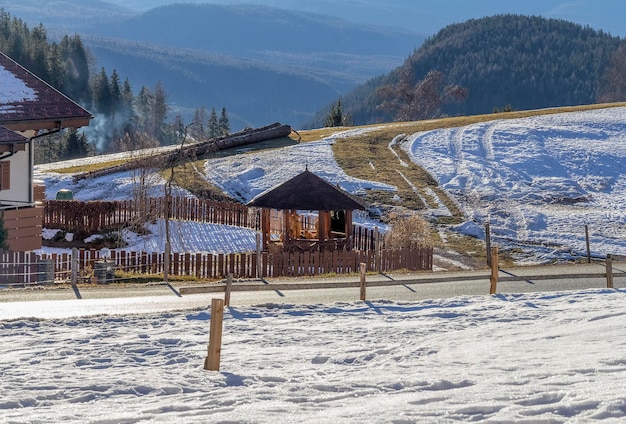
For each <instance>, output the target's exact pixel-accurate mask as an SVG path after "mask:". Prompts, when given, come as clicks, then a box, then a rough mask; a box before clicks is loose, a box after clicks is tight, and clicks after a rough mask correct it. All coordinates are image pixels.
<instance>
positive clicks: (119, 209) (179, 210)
mask: <svg viewBox="0 0 626 424" xmlns="http://www.w3.org/2000/svg"><path fill="white" fill-rule="evenodd" d="M167 209H169V213H170V215H169V216H170V218H171V219H178V220H188V221H198V222H207V223H212V224H222V225H235V226H238V227H245V228H252V229H258V228H259V225H260V217H259V212H258V211H257V210H256V209H254V208H249V207H247V206H245V205H242V204H240V203H236V202H226V201H214V200H207V199H196V198H189V197H172V198H171V201H170V204H169V208H167ZM165 210H166V200H165V198H164V197H155V198H149V199H146V200H145V201H143V202H138V201H135V200H124V201H111V202H106V201H95V202H81V201H77V200H46V201H45V203H44V217H43V226H44V228H55V229H61V230H66V231H75V232H83V233H94V232H98V231H102V230H114V229H119V228H121V227H124V226H129V225H131V224H133V223H141V222H143V221H145V220H146V219H155V218H163V217H164V216H165V215H164V214H165Z"/></svg>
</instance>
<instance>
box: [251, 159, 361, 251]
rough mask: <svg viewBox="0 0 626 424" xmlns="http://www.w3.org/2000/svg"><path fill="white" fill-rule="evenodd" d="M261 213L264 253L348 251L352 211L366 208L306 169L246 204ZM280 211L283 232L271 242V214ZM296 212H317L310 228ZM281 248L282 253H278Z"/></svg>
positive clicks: (337, 187)
mask: <svg viewBox="0 0 626 424" xmlns="http://www.w3.org/2000/svg"><path fill="white" fill-rule="evenodd" d="M248 205H249V206H256V207H260V208H262V209H261V231H262V243H263V250H266V251H267V250H269V248H270V245H274V246H277V247H276V250H302V251H304V250H324V249H343V248H347V249H350V247H351V243H350V241H351V236H352V211H354V210H363V209H365V207H364V206H363V205H362V204H361V203H360V202H359V201H358V200H356V199H355V198H354V197H352V196H351V195H350V194H348V193H347V192H345V191H344V190H342V189H341V188H340V187H339V186H334V185H332V184H330V183H329V182H327V181H326V180H324V179H323V178H321V177H319V176H317V175H315V174H314V173H312V172H311V171H309V170H308V168H307V169H305V171H304V172H302V173H301V174H299V175H296V176H295V177H293V178H292V179H290V180H288V181H286V182H284V183H282V184H280V185H278V186H276V187H274V188H271V189H269V190H268V191H265V192H264V193H261V194H259V195H258V196H257V197H255V198H254V199H252V201H250V202H249V203H248ZM272 209H273V210H277V211H282V215H283V216H282V228H281V231H280V235H279V237H278V238H277V239H275V240H272V238H271V223H270V211H271V210H272ZM298 211H318V219H317V222H316V224H315V226H314V227H313V228H304V229H303V225H302V224H303V223H302V219H301V218H302V217H301V216H299V215H298ZM281 248H282V249H281Z"/></svg>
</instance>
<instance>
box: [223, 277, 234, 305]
mask: <svg viewBox="0 0 626 424" xmlns="http://www.w3.org/2000/svg"><path fill="white" fill-rule="evenodd" d="M232 288H233V274H231V273H230V272H229V273H228V275H227V276H226V291H225V292H224V306H230V291H231V290H232Z"/></svg>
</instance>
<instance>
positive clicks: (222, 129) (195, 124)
mask: <svg viewBox="0 0 626 424" xmlns="http://www.w3.org/2000/svg"><path fill="white" fill-rule="evenodd" d="M191 123H192V125H191V128H190V135H191V136H193V137H195V138H196V139H206V138H217V137H224V136H227V135H228V134H230V122H229V119H228V113H227V112H226V108H225V107H222V111H221V112H220V116H219V117H218V116H217V112H216V111H215V108H212V109H211V113H208V111H207V108H206V107H205V106H201V107H199V108H198V109H196V110H195V111H194V113H193V120H192V121H191Z"/></svg>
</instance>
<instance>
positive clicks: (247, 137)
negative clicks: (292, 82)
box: [74, 122, 292, 182]
mask: <svg viewBox="0 0 626 424" xmlns="http://www.w3.org/2000/svg"><path fill="white" fill-rule="evenodd" d="M291 131H292V129H291V127H290V126H289V125H283V124H280V123H278V122H276V123H274V124H271V125H267V126H265V127H261V128H255V129H247V130H243V131H239V132H236V133H233V134H229V135H227V136H224V137H219V138H212V139H210V140H207V141H203V142H200V143H195V144H191V145H189V146H184V147H182V148H180V149H176V150H173V151H169V152H165V153H155V154H152V155H150V156H146V157H142V158H138V159H131V160H129V161H128V162H126V163H123V164H121V165H115V166H110V167H108V168H103V169H98V170H96V171H89V172H84V173H81V174H77V175H75V176H74V181H75V182H76V181H80V180H83V179H86V178H96V177H101V176H103V175H110V174H115V173H117V172H123V171H129V170H131V169H140V168H153V167H154V164H155V163H158V164H159V165H158V167H159V168H166V167H171V166H172V165H176V164H177V162H182V161H184V160H189V159H191V158H202V157H204V156H205V155H207V154H209V153H213V152H217V151H220V150H226V149H230V148H233V147H239V146H244V145H248V144H253V143H258V142H261V141H266V140H272V139H274V138H281V137H287V136H288V135H289V134H291Z"/></svg>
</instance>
